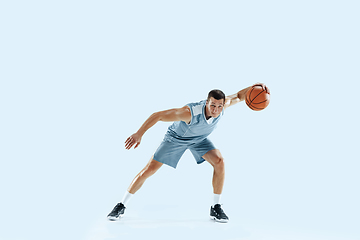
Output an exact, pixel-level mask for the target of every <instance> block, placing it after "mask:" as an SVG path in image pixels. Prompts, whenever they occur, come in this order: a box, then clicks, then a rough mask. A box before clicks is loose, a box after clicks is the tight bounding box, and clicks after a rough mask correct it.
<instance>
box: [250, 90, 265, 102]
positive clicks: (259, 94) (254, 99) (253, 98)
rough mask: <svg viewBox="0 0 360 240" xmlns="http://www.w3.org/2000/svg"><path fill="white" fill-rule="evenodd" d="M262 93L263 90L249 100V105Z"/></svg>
mask: <svg viewBox="0 0 360 240" xmlns="http://www.w3.org/2000/svg"><path fill="white" fill-rule="evenodd" d="M263 91H265V90H262V91H261V92H260V93H258V95H256V97H254V98H253V99H252V100H251V102H250V104H251V103H252V102H253V101H254V100H255V98H257V97H258V96H259V95H260V94H261V93H262V92H263Z"/></svg>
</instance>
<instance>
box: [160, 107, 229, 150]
mask: <svg viewBox="0 0 360 240" xmlns="http://www.w3.org/2000/svg"><path fill="white" fill-rule="evenodd" d="M205 105H206V100H203V101H200V102H196V103H189V104H187V106H189V107H190V110H191V122H190V123H189V124H187V123H185V122H184V121H178V122H174V123H173V124H172V125H170V126H169V128H168V130H167V132H166V134H165V139H164V140H167V141H176V142H179V143H185V144H189V143H196V142H200V141H202V140H204V139H205V138H206V137H207V136H209V135H210V133H212V131H213V130H214V129H215V128H216V125H217V123H218V122H219V120H220V119H221V117H222V116H223V115H224V110H223V111H222V112H221V114H220V115H219V116H218V117H217V118H210V119H208V120H206V117H205Z"/></svg>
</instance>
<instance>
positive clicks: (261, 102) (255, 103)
mask: <svg viewBox="0 0 360 240" xmlns="http://www.w3.org/2000/svg"><path fill="white" fill-rule="evenodd" d="M264 102H267V99H266V100H265V101H262V102H258V103H252V104H260V103H264Z"/></svg>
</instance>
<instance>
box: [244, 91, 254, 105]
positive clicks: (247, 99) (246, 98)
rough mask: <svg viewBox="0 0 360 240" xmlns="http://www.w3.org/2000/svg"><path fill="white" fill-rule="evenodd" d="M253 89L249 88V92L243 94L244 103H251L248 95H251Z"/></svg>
mask: <svg viewBox="0 0 360 240" xmlns="http://www.w3.org/2000/svg"><path fill="white" fill-rule="evenodd" d="M253 90H254V88H251V90H250V92H249V94H246V95H245V101H246V103H247V104H248V105H249V104H250V105H251V102H250V96H251V93H252V91H253Z"/></svg>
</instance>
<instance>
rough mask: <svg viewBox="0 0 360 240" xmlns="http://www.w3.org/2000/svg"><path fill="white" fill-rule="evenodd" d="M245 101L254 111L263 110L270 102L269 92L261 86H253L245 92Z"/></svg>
mask: <svg viewBox="0 0 360 240" xmlns="http://www.w3.org/2000/svg"><path fill="white" fill-rule="evenodd" d="M245 102H246V105H248V107H249V108H251V109H252V110H254V111H260V110H263V109H264V108H266V107H267V106H268V105H269V103H270V93H269V92H268V91H266V90H264V89H263V88H262V87H261V86H253V87H252V88H251V89H250V90H249V91H248V92H247V93H246V98H245Z"/></svg>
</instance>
